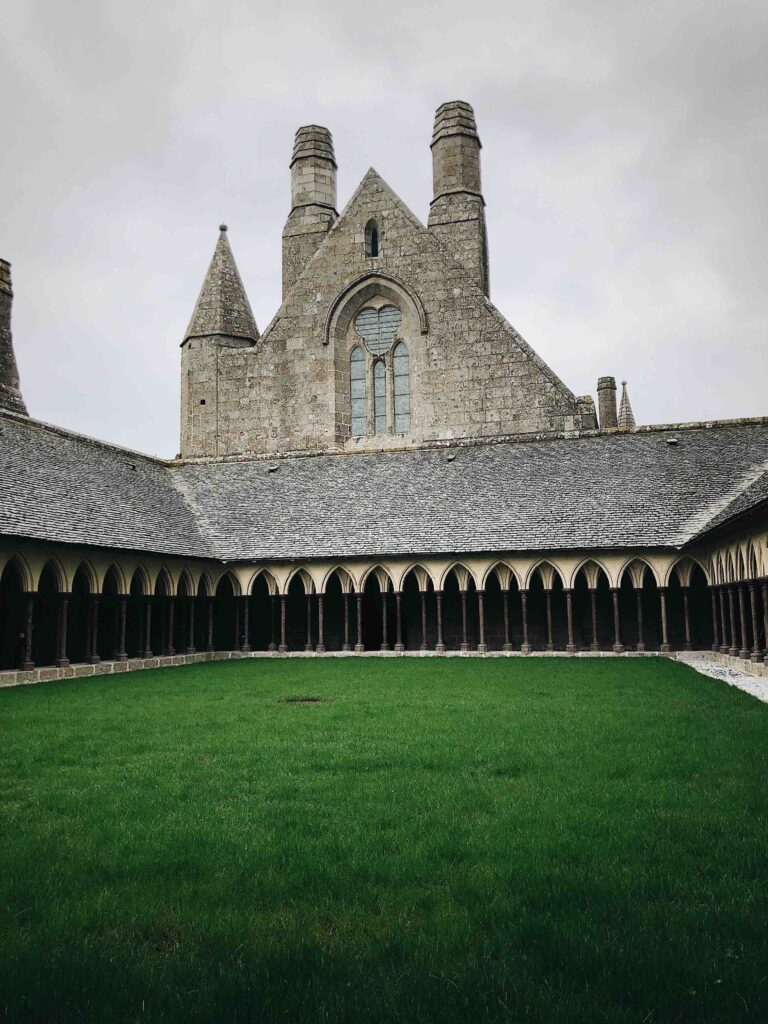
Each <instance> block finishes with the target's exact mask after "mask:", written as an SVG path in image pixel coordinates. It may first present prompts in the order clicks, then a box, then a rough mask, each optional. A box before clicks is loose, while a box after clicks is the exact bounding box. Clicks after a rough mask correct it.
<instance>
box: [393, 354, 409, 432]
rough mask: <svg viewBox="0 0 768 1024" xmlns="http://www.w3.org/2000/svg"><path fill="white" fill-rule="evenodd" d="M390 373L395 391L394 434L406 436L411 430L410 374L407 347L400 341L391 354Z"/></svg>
mask: <svg viewBox="0 0 768 1024" xmlns="http://www.w3.org/2000/svg"><path fill="white" fill-rule="evenodd" d="M392 372H393V378H394V391H395V396H394V397H395V433H396V434H407V433H408V431H409V430H410V429H411V380H410V377H411V373H410V367H409V359H408V347H407V346H406V344H405V342H403V341H400V342H398V343H397V345H395V351H394V352H393V353H392Z"/></svg>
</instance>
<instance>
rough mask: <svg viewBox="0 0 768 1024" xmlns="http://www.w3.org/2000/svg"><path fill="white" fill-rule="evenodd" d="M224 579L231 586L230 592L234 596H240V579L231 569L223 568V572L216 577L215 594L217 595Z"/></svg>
mask: <svg viewBox="0 0 768 1024" xmlns="http://www.w3.org/2000/svg"><path fill="white" fill-rule="evenodd" d="M225 581H228V582H229V585H230V586H231V587H232V594H233V595H234V596H235V597H240V594H241V591H240V581H239V580H238V578H237V574H236V573H234V572H232V570H231V569H225V570H224V572H222V573H221V574H220V575H219V576H217V578H216V588H215V594H216V596H219V588H220V587H221V585H222V583H224V582H225Z"/></svg>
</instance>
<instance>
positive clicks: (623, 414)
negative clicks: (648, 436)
mask: <svg viewBox="0 0 768 1024" xmlns="http://www.w3.org/2000/svg"><path fill="white" fill-rule="evenodd" d="M634 426H635V414H634V413H633V412H632V406H631V404H630V401H629V395H628V394H627V382H626V381H625V380H623V381H622V382H621V405H620V406H619V430H631V429H632V428H633V427H634Z"/></svg>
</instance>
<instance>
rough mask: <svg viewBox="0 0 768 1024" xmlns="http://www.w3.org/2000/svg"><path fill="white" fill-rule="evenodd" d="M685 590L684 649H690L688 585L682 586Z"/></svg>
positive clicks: (683, 590)
mask: <svg viewBox="0 0 768 1024" xmlns="http://www.w3.org/2000/svg"><path fill="white" fill-rule="evenodd" d="M680 589H681V590H682V592H683V625H684V626H685V643H684V644H683V650H684V651H690V650H691V648H692V644H691V610H690V605H689V595H688V591H689V588H688V587H681V588H680Z"/></svg>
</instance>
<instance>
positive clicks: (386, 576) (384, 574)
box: [360, 563, 395, 591]
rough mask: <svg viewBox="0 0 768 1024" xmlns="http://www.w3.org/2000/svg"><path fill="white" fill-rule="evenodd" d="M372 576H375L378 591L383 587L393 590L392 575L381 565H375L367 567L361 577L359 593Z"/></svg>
mask: <svg viewBox="0 0 768 1024" xmlns="http://www.w3.org/2000/svg"><path fill="white" fill-rule="evenodd" d="M372 574H373V575H375V576H376V581H377V583H378V584H379V587H380V589H384V588H385V587H386V588H387V589H389V587H391V588H392V590H394V589H395V582H394V580H393V579H392V575H391V573H390V571H389V569H386V568H385V567H384V566H383V565H381V564H379V563H377V564H376V565H371V566H369V567H368V568H367V569H366V570H365V572H364V573H363V575H362V576H361V577H360V590H361V591H363V590H365V585H366V583H367V582H368V580H369V579H370V578H371V575H372Z"/></svg>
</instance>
